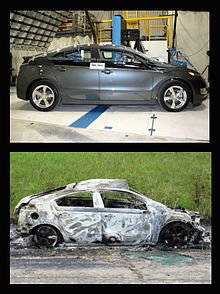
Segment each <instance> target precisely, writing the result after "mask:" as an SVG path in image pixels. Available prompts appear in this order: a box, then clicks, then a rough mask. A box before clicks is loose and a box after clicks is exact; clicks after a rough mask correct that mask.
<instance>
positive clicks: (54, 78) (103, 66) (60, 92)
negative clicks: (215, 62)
mask: <svg viewBox="0 0 220 294" xmlns="http://www.w3.org/2000/svg"><path fill="white" fill-rule="evenodd" d="M23 58H24V62H23V64H22V65H21V67H20V72H19V75H18V79H17V96H18V98H21V99H24V100H30V103H31V104H32V105H33V107H34V108H36V109H37V110H41V111H49V110H52V109H53V108H54V107H55V106H56V105H60V104H108V105H113V104H130V105H131V104H135V105H137V104H155V103H156V101H158V102H159V104H160V105H161V106H162V107H163V108H164V109H166V110H167V111H181V110H183V109H184V108H185V107H186V106H187V104H188V103H189V102H192V104H193V105H194V106H196V105H199V104H200V103H201V102H202V101H203V100H204V99H206V98H207V85H206V83H205V81H204V79H203V78H202V77H201V75H200V74H199V73H198V72H196V71H194V70H191V69H186V68H182V67H177V66H174V65H170V64H166V63H160V62H155V61H152V60H150V59H148V58H147V57H146V55H144V54H143V53H141V52H138V51H135V50H133V49H131V48H129V47H125V46H115V45H92V44H90V45H77V46H70V47H66V48H64V49H61V50H55V51H52V52H48V53H45V54H41V55H37V56H33V57H30V56H29V57H23Z"/></svg>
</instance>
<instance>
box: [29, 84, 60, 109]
mask: <svg viewBox="0 0 220 294" xmlns="http://www.w3.org/2000/svg"><path fill="white" fill-rule="evenodd" d="M29 100H30V103H31V105H32V106H33V107H34V108H35V109H37V110H39V111H50V110H52V109H54V107H55V106H56V105H57V104H58V102H59V93H58V91H57V88H56V87H55V86H54V85H53V84H52V83H51V82H49V81H46V80H41V81H37V82H36V83H34V84H33V85H32V86H31V87H30V90H29Z"/></svg>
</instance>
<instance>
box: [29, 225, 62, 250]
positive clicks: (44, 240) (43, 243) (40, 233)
mask: <svg viewBox="0 0 220 294" xmlns="http://www.w3.org/2000/svg"><path fill="white" fill-rule="evenodd" d="M58 240H59V236H58V233H57V231H56V230H55V229H54V228H52V227H50V226H46V225H45V226H40V227H38V228H37V230H36V232H35V234H34V241H35V243H36V245H37V246H38V247H40V248H42V247H47V248H52V247H54V246H55V245H56V244H57V243H58Z"/></svg>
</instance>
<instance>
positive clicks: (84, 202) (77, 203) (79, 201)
mask: <svg viewBox="0 0 220 294" xmlns="http://www.w3.org/2000/svg"><path fill="white" fill-rule="evenodd" d="M56 203H57V205H58V206H62V207H93V200H92V194H91V193H78V194H72V195H67V196H64V197H62V198H59V199H57V200H56Z"/></svg>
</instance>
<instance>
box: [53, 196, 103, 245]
mask: <svg viewBox="0 0 220 294" xmlns="http://www.w3.org/2000/svg"><path fill="white" fill-rule="evenodd" d="M96 206H97V202H96V203H95V205H94V201H93V196H92V193H74V194H71V195H68V196H64V197H61V198H59V199H57V200H56V202H55V207H56V215H57V216H58V222H59V226H60V227H62V230H64V231H65V235H67V236H68V239H69V241H73V242H79V243H84V242H85V243H92V242H101V241H102V224H101V214H100V212H99V209H98V208H97V207H96Z"/></svg>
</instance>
